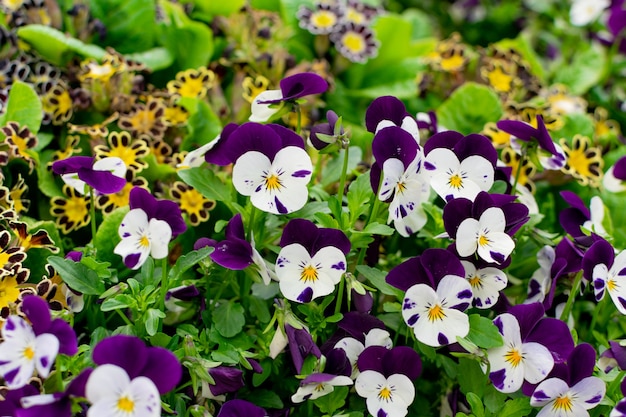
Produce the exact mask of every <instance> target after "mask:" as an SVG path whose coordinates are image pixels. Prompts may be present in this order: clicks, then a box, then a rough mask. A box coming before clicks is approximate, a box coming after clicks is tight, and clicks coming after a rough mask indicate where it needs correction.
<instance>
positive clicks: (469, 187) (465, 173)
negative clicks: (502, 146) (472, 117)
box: [424, 131, 498, 201]
mask: <svg viewBox="0 0 626 417" xmlns="http://www.w3.org/2000/svg"><path fill="white" fill-rule="evenodd" d="M424 153H425V155H426V157H425V160H424V168H425V169H426V172H427V173H428V174H429V176H430V185H431V186H432V188H433V190H435V191H436V192H437V194H439V196H440V197H441V198H443V199H444V200H446V201H449V200H450V199H453V198H458V197H464V198H467V199H470V200H474V198H475V197H476V195H478V193H479V192H481V191H489V189H490V188H491V186H492V185H493V182H494V176H495V167H496V162H497V160H498V154H497V152H496V150H495V148H494V147H493V145H492V144H491V141H490V140H489V139H487V138H486V137H485V136H482V135H476V134H472V135H469V136H463V134H461V133H459V132H454V131H447V132H442V133H437V134H435V135H433V136H432V137H431V138H430V139H428V141H427V142H426V144H425V145H424Z"/></svg>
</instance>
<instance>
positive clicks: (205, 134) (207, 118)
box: [178, 97, 222, 151]
mask: <svg viewBox="0 0 626 417" xmlns="http://www.w3.org/2000/svg"><path fill="white" fill-rule="evenodd" d="M178 104H180V105H181V106H182V107H184V108H185V109H186V110H187V111H188V112H189V119H188V120H187V130H188V132H189V133H188V134H187V136H185V138H184V139H183V142H182V143H181V145H180V148H181V149H182V150H185V151H191V150H194V149H196V148H199V147H200V146H202V145H205V144H207V143H209V142H210V141H212V140H213V139H215V138H216V137H217V136H218V135H219V134H220V133H221V132H222V123H221V122H220V119H219V117H217V115H216V114H215V112H214V111H213V109H212V108H211V106H209V104H208V103H207V102H206V101H204V100H200V99H196V98H190V97H183V98H181V99H179V100H178Z"/></svg>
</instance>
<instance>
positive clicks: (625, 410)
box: [609, 379, 626, 417]
mask: <svg viewBox="0 0 626 417" xmlns="http://www.w3.org/2000/svg"><path fill="white" fill-rule="evenodd" d="M620 390H621V391H622V395H623V396H624V397H626V379H623V380H622V384H621V385H620ZM624 416H626V398H622V399H621V400H619V401H618V402H617V404H616V405H615V408H614V409H613V410H612V411H611V414H610V415H609V417H624Z"/></svg>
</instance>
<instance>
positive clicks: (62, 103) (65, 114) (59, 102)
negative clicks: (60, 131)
mask: <svg viewBox="0 0 626 417" xmlns="http://www.w3.org/2000/svg"><path fill="white" fill-rule="evenodd" d="M41 104H42V106H43V111H44V113H45V114H46V115H47V116H48V117H49V119H48V120H50V121H51V122H52V124H53V125H55V126H58V125H62V124H64V123H66V122H67V121H68V120H70V119H71V117H72V115H73V114H74V101H73V100H72V96H71V95H70V92H69V88H68V87H67V85H65V83H64V82H63V81H59V82H57V83H56V84H54V85H52V87H51V88H50V90H49V91H47V92H46V93H45V94H44V96H43V97H42V98H41Z"/></svg>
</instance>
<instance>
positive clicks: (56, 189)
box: [0, 116, 64, 198]
mask: <svg viewBox="0 0 626 417" xmlns="http://www.w3.org/2000/svg"><path fill="white" fill-rule="evenodd" d="M0 120H2V116H0ZM0 123H1V122H0ZM53 156H54V151H53V150H45V151H43V152H41V153H39V164H38V165H37V187H39V191H41V192H42V194H43V195H45V196H46V197H50V198H52V197H64V194H63V191H62V189H61V187H60V186H58V185H57V183H56V181H55V179H54V173H53V172H52V170H51V169H48V163H49V162H50V161H52V157H53Z"/></svg>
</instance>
